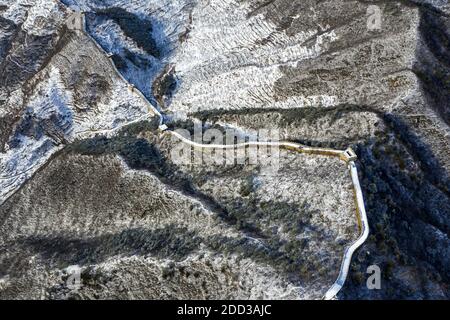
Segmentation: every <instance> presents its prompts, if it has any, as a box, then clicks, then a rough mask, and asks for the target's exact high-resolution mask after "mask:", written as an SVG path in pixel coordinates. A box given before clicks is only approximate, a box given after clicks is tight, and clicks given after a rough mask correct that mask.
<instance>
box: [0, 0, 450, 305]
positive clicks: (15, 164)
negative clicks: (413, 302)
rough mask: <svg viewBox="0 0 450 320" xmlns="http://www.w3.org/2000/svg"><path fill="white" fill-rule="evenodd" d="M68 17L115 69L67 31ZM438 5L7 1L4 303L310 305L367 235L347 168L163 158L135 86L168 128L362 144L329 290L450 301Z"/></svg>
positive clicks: (444, 45) (167, 151) (0, 185)
mask: <svg viewBox="0 0 450 320" xmlns="http://www.w3.org/2000/svg"><path fill="white" fill-rule="evenodd" d="M373 5H375V6H377V8H378V9H379V11H380V13H381V16H380V17H381V25H380V28H376V29H372V28H370V27H369V26H368V19H369V18H371V14H372V13H371V12H372V11H370V10H369V9H368V8H369V6H373ZM71 10H76V11H80V10H82V11H85V12H86V25H87V31H88V32H89V33H90V35H91V36H92V37H93V39H95V40H96V41H97V42H98V43H99V44H100V46H101V47H102V48H103V49H104V50H105V51H107V52H111V60H108V59H107V58H106V57H105V56H104V55H103V53H102V51H101V50H100V49H99V48H98V47H97V46H96V45H95V43H94V42H93V41H92V40H91V39H89V37H87V36H86V35H85V34H83V33H82V32H78V31H73V30H70V29H68V28H67V26H66V19H67V17H68V16H69V15H70V12H71ZM449 14H450V9H449V5H448V4H447V2H446V1H445V0H442V1H440V0H436V1H431V0H430V1H419V0H417V1H412V0H411V1H408V0H401V1H362V0H346V1H335V0H327V1H315V0H304V1H286V0H272V1H270V0H269V1H259V0H250V1H244V0H221V1H219V0H215V1H187V0H177V1H164V0H161V1H137V0H136V1H134V0H132V1H120V0H109V1H81V0H78V1H72V0H64V1H62V2H59V1H52V0H20V1H9V0H6V1H5V0H3V1H0V30H1V32H0V71H1V73H0V74H2V76H1V78H0V105H1V107H0V118H1V120H0V152H1V153H0V168H1V169H0V170H1V171H0V172H1V176H0V197H1V198H0V201H1V203H2V204H1V205H0V229H1V232H0V234H1V238H0V239H1V240H0V246H1V253H0V297H2V298H52V299H64V298H82V299H89V298H304V299H308V298H320V297H321V296H322V295H323V294H324V292H325V291H326V290H327V289H328V287H329V286H330V285H331V284H332V283H333V281H334V280H335V278H336V275H337V271H338V267H339V264H340V260H341V257H342V253H343V250H344V247H345V246H346V245H348V244H349V243H350V242H351V241H352V239H355V237H356V236H357V233H358V232H357V225H356V219H355V215H354V209H355V208H354V204H353V201H352V190H351V188H350V187H351V183H350V180H349V175H348V172H347V170H346V168H345V165H344V164H342V163H339V162H338V161H337V160H335V159H331V158H327V157H320V156H319V157H317V156H306V155H299V154H295V153H292V152H285V151H282V152H281V153H280V166H279V168H278V171H277V175H276V176H273V175H270V174H267V173H266V172H265V171H264V170H262V168H261V167H258V166H247V165H232V166H208V165H206V166H198V165H197V166H195V165H194V166H186V165H183V164H179V163H176V162H174V161H173V158H171V150H173V149H174V148H176V142H175V141H172V140H170V139H168V138H167V137H166V136H161V135H160V134H159V133H158V131H157V130H156V127H157V125H156V119H155V118H152V114H151V113H150V112H149V110H148V109H149V106H148V104H147V103H146V101H145V100H144V98H143V97H140V96H139V95H137V94H136V93H135V92H133V89H132V88H130V87H129V86H128V84H127V82H130V83H132V84H133V85H134V86H135V87H136V88H138V89H139V90H140V91H142V93H143V94H144V95H145V97H146V98H147V99H148V100H149V101H150V102H152V103H153V104H154V105H156V106H157V107H158V108H159V109H160V110H161V111H162V112H163V113H164V114H165V115H166V116H165V119H166V121H167V123H168V124H169V126H170V127H171V128H173V129H179V128H184V129H188V130H193V127H194V125H195V124H197V123H199V121H201V122H202V123H203V125H202V126H203V129H206V128H211V127H213V128H216V129H219V130H223V129H224V128H234V129H236V130H237V132H240V133H245V134H250V133H253V132H255V131H256V130H258V129H276V130H278V131H279V135H280V138H281V139H283V140H290V141H297V142H301V143H303V144H306V145H312V146H322V147H333V148H337V149H345V148H346V147H348V146H351V147H353V148H354V149H355V150H356V152H357V154H358V157H359V161H358V166H359V170H360V181H361V184H362V187H363V193H364V196H365V200H366V210H367V213H368V217H369V223H370V227H371V236H370V238H369V240H368V241H367V242H366V244H365V245H364V246H363V247H362V248H361V250H359V251H358V252H357V255H356V256H355V257H354V259H353V262H352V266H351V272H350V276H349V278H348V280H347V283H346V286H345V287H344V289H343V290H342V291H341V293H340V294H339V296H338V298H342V299H346V298H350V299H352V298H384V299H392V298H402V299H424V298H425V299H430V298H440V299H447V298H449V296H450V291H449V287H448V285H449V283H450V269H449V267H448V266H449V265H450V264H449V262H450V261H449V259H450V240H449V226H450V215H449V214H450V180H449V176H448V174H449V170H450V162H449V159H450V157H449V153H450V152H449V139H450V135H449V132H450V129H449V124H450V118H449V110H450V106H449V105H448V103H449V101H450V100H449V92H450V90H449V89H450V88H449V83H450V82H449V79H450V74H449V69H450V66H449V64H448V61H449V49H450V47H449V37H450V21H449ZM111 61H112V62H113V63H114V65H115V67H117V69H118V70H119V71H120V73H121V74H122V75H123V77H124V79H123V78H121V77H119V76H118V75H117V74H116V73H115V71H114V67H113V65H112V64H111ZM373 264H376V265H378V266H380V268H381V275H382V281H381V289H379V290H369V289H368V288H367V287H366V278H367V276H368V275H367V274H366V269H367V267H368V266H369V265H373ZM73 265H78V266H80V268H81V270H82V274H81V278H82V281H83V286H82V287H81V288H80V289H79V290H71V289H70V288H68V287H67V286H66V284H65V280H66V279H67V277H68V269H67V268H68V267H70V266H73Z"/></svg>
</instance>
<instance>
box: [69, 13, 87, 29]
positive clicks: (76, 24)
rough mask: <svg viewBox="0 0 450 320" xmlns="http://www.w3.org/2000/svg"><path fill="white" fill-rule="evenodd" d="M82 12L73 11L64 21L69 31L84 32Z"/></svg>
mask: <svg viewBox="0 0 450 320" xmlns="http://www.w3.org/2000/svg"><path fill="white" fill-rule="evenodd" d="M84 22H85V21H84V12H82V11H75V12H74V13H72V14H71V15H70V16H69V18H68V19H67V21H66V26H67V28H69V29H70V30H75V31H83V30H84Z"/></svg>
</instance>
